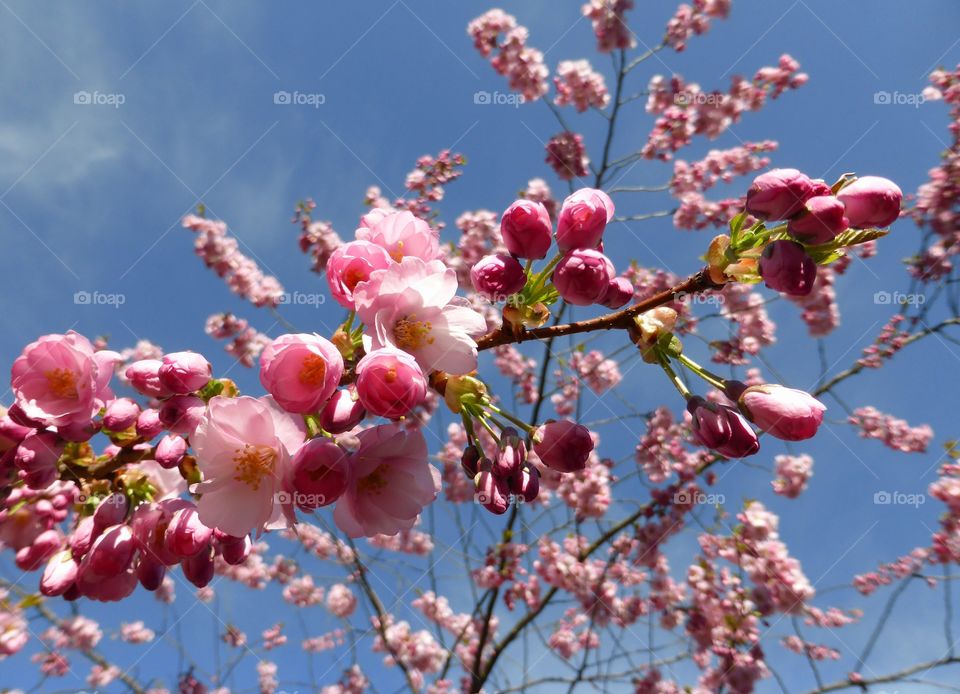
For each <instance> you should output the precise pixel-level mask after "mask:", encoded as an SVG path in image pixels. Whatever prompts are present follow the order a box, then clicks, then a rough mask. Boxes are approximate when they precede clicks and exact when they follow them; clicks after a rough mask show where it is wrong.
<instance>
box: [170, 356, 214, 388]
mask: <svg viewBox="0 0 960 694" xmlns="http://www.w3.org/2000/svg"><path fill="white" fill-rule="evenodd" d="M157 373H158V375H159V377H160V383H161V384H162V385H163V387H164V388H166V389H167V390H169V391H170V392H172V393H177V394H180V395H186V394H187V393H193V392H194V391H197V390H200V389H201V388H203V387H204V386H205V385H207V383H209V382H210V377H211V376H212V375H213V367H211V366H210V362H208V361H207V360H206V359H204V358H203V356H202V355H200V354H197V353H196V352H173V353H171V354H165V355H164V356H163V365H162V366H161V367H160V369H159V371H158V372H157Z"/></svg>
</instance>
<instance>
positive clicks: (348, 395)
mask: <svg viewBox="0 0 960 694" xmlns="http://www.w3.org/2000/svg"><path fill="white" fill-rule="evenodd" d="M366 414H367V411H366V410H365V409H363V405H362V404H361V402H360V398H359V397H357V391H356V389H354V388H343V389H341V390H338V391H337V392H336V393H334V394H333V395H331V396H330V399H329V400H327V404H326V405H324V406H323V409H322V410H321V411H320V426H321V427H323V429H324V431H328V432H330V433H331V434H343V433H345V432H347V431H350V430H351V429H353V428H354V427H355V426H357V425H358V424H359V423H360V422H361V421H362V420H363V418H364V417H365V416H366Z"/></svg>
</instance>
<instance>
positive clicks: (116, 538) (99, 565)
mask: <svg viewBox="0 0 960 694" xmlns="http://www.w3.org/2000/svg"><path fill="white" fill-rule="evenodd" d="M135 549H136V543H135V542H134V540H133V531H131V530H130V526H128V525H114V526H112V527H110V528H107V529H106V530H104V532H103V534H102V535H101V536H100V537H98V538H97V540H96V542H94V543H93V547H92V548H90V551H89V552H88V553H87V556H85V557H84V558H83V562H82V568H83V571H84V572H85V573H87V577H88V578H92V577H93V576H99V577H101V578H110V577H112V576H116V575H118V574H120V573H121V572H123V571H125V570H126V568H127V567H128V566H129V565H130V561H131V560H132V559H133V553H134V550H135Z"/></svg>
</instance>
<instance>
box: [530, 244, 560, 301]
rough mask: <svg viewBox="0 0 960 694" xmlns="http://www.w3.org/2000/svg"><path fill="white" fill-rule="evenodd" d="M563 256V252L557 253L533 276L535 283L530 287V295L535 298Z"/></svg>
mask: <svg viewBox="0 0 960 694" xmlns="http://www.w3.org/2000/svg"><path fill="white" fill-rule="evenodd" d="M562 258H563V253H557V254H556V255H555V256H554V257H553V259H552V260H551V261H550V262H549V263H547V266H546V267H545V268H543V269H542V270H541V271H540V272H538V273H537V274H536V275H534V277H533V285H532V286H531V287H530V292H529V294H528V296H530V297H533V298H535V297H536V296H537V293H538V292H539V291H540V290H541V289H542V288H543V285H544V284H545V282H546V279H547V277H549V276H550V273H551V272H553V269H554V268H555V267H556V266H557V264H558V263H559V262H560V260H561V259H562Z"/></svg>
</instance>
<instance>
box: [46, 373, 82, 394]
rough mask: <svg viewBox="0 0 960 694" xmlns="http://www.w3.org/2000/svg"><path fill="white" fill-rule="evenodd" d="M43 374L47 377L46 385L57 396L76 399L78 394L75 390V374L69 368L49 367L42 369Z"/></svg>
mask: <svg viewBox="0 0 960 694" xmlns="http://www.w3.org/2000/svg"><path fill="white" fill-rule="evenodd" d="M43 375H44V376H46V377H47V385H48V386H49V388H50V390H52V391H53V392H54V394H55V395H56V396H57V397H58V398H65V399H67V400H76V399H77V397H78V396H79V393H78V392H77V375H76V374H75V373H73V371H71V370H70V369H51V370H50V371H44V372H43Z"/></svg>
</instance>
